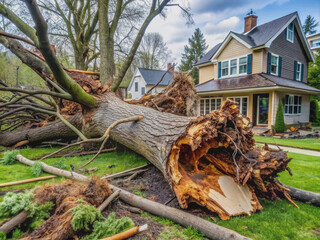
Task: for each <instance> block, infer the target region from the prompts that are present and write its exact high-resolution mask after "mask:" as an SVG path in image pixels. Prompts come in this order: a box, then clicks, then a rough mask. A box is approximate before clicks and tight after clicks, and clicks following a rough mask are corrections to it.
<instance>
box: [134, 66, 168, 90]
mask: <svg viewBox="0 0 320 240" xmlns="http://www.w3.org/2000/svg"><path fill="white" fill-rule="evenodd" d="M138 72H140V74H141V77H142V78H143V80H144V81H145V83H146V85H155V84H157V83H158V82H159V81H160V79H161V78H162V76H163V74H165V73H166V72H167V71H164V70H153V69H147V68H137V69H136V70H135V72H134V74H133V77H132V79H131V81H130V83H129V86H128V89H130V88H131V87H132V84H133V82H134V78H135V77H137V76H139V74H138ZM172 82H173V73H169V72H167V73H166V75H165V76H164V77H163V79H162V81H161V82H160V83H159V86H168V85H169V84H171V83H172Z"/></svg>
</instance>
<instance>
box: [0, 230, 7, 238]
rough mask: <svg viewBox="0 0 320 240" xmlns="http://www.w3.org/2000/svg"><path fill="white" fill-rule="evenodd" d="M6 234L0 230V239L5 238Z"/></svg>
mask: <svg viewBox="0 0 320 240" xmlns="http://www.w3.org/2000/svg"><path fill="white" fill-rule="evenodd" d="M6 239H7V237H6V234H5V233H4V232H0V240H6Z"/></svg>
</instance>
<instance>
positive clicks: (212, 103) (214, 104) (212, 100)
mask: <svg viewBox="0 0 320 240" xmlns="http://www.w3.org/2000/svg"><path fill="white" fill-rule="evenodd" d="M213 110H216V100H215V99H214V98H213V99H211V111H213Z"/></svg>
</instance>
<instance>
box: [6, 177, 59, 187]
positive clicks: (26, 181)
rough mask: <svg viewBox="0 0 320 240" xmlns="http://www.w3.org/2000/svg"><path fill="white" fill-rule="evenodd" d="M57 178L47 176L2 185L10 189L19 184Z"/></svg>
mask: <svg viewBox="0 0 320 240" xmlns="http://www.w3.org/2000/svg"><path fill="white" fill-rule="evenodd" d="M52 178H56V176H45V177H38V178H31V179H26V180H21V181H15V182H9V183H1V184H0V188H1V187H9V186H14V185H19V184H24V183H30V182H38V181H44V180H48V179H52Z"/></svg>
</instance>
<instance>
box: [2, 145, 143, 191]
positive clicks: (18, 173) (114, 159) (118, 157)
mask: <svg viewBox="0 0 320 240" xmlns="http://www.w3.org/2000/svg"><path fill="white" fill-rule="evenodd" d="M57 149H58V148H33V149H30V148H27V149H21V150H20V153H21V154H22V155H23V156H25V157H26V158H29V159H33V158H36V157H38V156H41V155H43V154H45V153H51V152H54V151H56V150H57ZM2 157H3V153H2V154H1V153H0V158H2ZM92 157H93V155H86V156H76V157H65V158H48V159H45V160H44V161H43V162H44V163H46V164H48V165H51V166H63V168H66V169H65V170H68V171H71V167H70V164H72V165H73V166H74V167H75V168H76V169H77V168H79V167H80V166H82V165H83V164H84V163H86V162H87V161H89V160H90V159H91V158H92ZM146 163H147V160H145V158H143V157H141V156H139V155H137V154H134V153H128V152H122V153H117V152H111V153H103V154H100V155H99V156H98V157H97V158H96V159H95V160H94V162H92V163H91V164H89V165H88V166H86V167H85V169H88V168H93V167H97V168H98V171H96V172H94V173H90V174H86V175H88V176H92V175H95V176H103V175H105V174H112V173H117V172H121V171H124V170H127V169H131V168H134V167H138V166H141V165H144V164H146ZM112 165H114V167H111V168H109V167H108V166H112ZM49 175H50V174H48V173H45V172H43V173H41V175H40V176H41V177H43V176H49ZM29 178H34V175H33V173H32V171H31V167H29V166H26V165H24V164H21V163H19V162H16V163H14V164H13V165H8V166H2V165H0V183H6V182H13V181H19V180H24V179H29ZM63 179H64V178H62V177H57V178H54V179H49V180H46V181H41V182H34V183H25V184H21V185H16V186H10V187H5V188H1V191H3V190H7V189H25V188H32V187H34V186H39V185H41V184H43V183H45V182H46V183H48V182H60V181H62V180H63Z"/></svg>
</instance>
